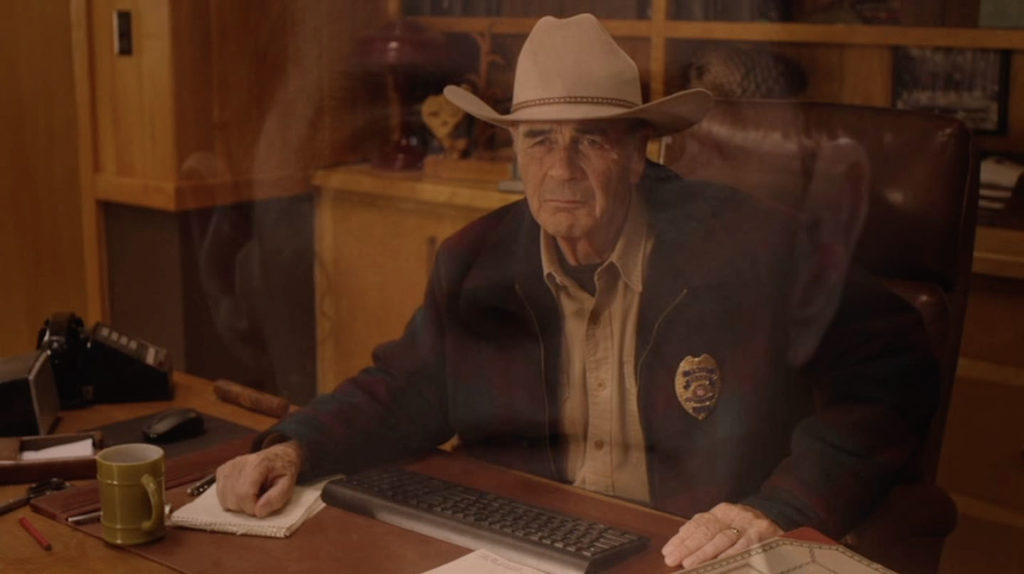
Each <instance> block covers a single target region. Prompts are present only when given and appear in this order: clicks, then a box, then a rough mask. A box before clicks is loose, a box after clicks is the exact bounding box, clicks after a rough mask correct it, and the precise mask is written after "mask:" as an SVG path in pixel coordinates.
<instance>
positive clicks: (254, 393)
mask: <svg viewBox="0 0 1024 574" xmlns="http://www.w3.org/2000/svg"><path fill="white" fill-rule="evenodd" d="M213 394H214V395H216V396H217V398H218V399H220V400H222V401H224V402H226V403H232V404H235V405H238V406H240V407H243V408H246V409H249V410H251V411H256V412H258V413H263V414H265V415H269V416H272V417H276V418H281V417H283V416H284V415H285V414H287V413H288V407H289V406H290V405H289V404H288V401H287V400H285V399H284V398H282V397H277V396H274V395H272V394H270V393H264V392H263V391H258V390H256V389H251V388H249V387H246V386H244V385H240V384H238V383H235V382H232V381H229V380H227V379H218V380H216V381H214V383H213Z"/></svg>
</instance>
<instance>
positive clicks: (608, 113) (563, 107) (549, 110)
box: [444, 86, 714, 136]
mask: <svg viewBox="0 0 1024 574" xmlns="http://www.w3.org/2000/svg"><path fill="white" fill-rule="evenodd" d="M444 96H445V97H446V98H448V99H449V100H450V101H451V102H452V103H453V104H455V105H456V106H458V107H460V108H462V109H463V110H465V112H466V113H468V114H469V115H471V116H473V117H475V118H479V119H481V120H483V121H485V122H489V123H492V124H495V125H498V126H502V127H511V126H513V125H515V124H517V123H520V122H544V121H548V122H558V121H585V120H602V119H637V120H644V121H646V122H647V123H648V124H650V125H651V127H652V128H653V129H654V135H655V136H662V135H667V134H671V133H675V132H680V131H683V130H685V129H687V128H690V127H692V126H693V125H694V124H696V123H697V122H699V121H700V120H701V119H702V118H703V117H704V115H705V114H706V113H707V112H708V110H709V109H711V104H712V103H714V97H713V96H712V95H711V93H710V92H708V91H707V90H702V89H693V90H684V91H682V92H676V93H674V94H672V95H670V96H665V97H664V98H661V99H659V100H655V101H653V102H648V103H646V104H642V105H639V106H636V107H635V108H628V109H627V108H622V107H619V106H612V105H607V104H580V103H567V104H546V105H543V106H532V107H528V108H523V109H521V110H516V111H514V112H512V113H510V114H504V115H503V114H499V113H498V112H497V111H495V109H494V108H492V107H491V106H489V105H487V104H486V103H484V101H483V100H481V99H480V98H478V97H476V95H474V94H472V93H470V92H469V91H467V90H465V89H463V88H460V87H459V86H447V87H445V89H444Z"/></svg>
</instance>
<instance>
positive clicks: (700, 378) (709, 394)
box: [676, 353, 721, 421]
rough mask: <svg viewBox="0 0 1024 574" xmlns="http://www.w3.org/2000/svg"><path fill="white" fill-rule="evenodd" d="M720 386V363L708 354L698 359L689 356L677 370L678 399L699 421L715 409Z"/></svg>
mask: <svg viewBox="0 0 1024 574" xmlns="http://www.w3.org/2000/svg"><path fill="white" fill-rule="evenodd" d="M720 384H721V377H720V373H719V372H718V363H716V362H715V359H714V358H713V357H712V356H711V355H708V354H707V353H703V354H702V355H701V356H699V357H696V358H694V357H691V356H687V357H686V358H685V359H683V361H682V362H681V363H679V368H678V369H677V370H676V398H678V399H679V404H681V405H683V408H684V409H686V412H688V413H690V415H692V416H693V417H695V418H696V419H697V420H699V421H702V420H704V419H705V418H707V416H708V415H709V414H711V411H712V410H713V409H714V408H715V403H716V402H717V401H718V387H719V385H720Z"/></svg>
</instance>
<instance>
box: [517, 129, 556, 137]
mask: <svg viewBox="0 0 1024 574" xmlns="http://www.w3.org/2000/svg"><path fill="white" fill-rule="evenodd" d="M550 133H551V128H526V131H525V132H523V137H524V138H539V137H544V136H546V135H549V134H550Z"/></svg>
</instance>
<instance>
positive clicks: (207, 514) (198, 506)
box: [167, 477, 334, 538]
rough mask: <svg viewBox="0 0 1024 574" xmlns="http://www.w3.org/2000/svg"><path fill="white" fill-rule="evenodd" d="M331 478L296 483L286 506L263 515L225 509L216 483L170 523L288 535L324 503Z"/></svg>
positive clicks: (210, 528) (265, 534)
mask: <svg viewBox="0 0 1024 574" xmlns="http://www.w3.org/2000/svg"><path fill="white" fill-rule="evenodd" d="M331 478H334V477H331ZM328 480H330V478H328V479H324V480H321V481H320V482H316V483H313V484H310V485H307V486H296V487H295V492H294V493H292V498H291V500H289V501H288V504H287V505H286V506H285V507H284V508H282V509H281V510H279V511H277V512H275V513H274V514H271V515H270V516H265V517H263V518H256V517H255V516H249V515H248V514H242V513H241V512H231V511H228V510H224V509H223V508H221V506H220V501H218V500H217V489H216V487H214V488H209V489H207V490H206V492H204V493H202V494H200V495H199V498H196V499H195V500H193V501H192V502H189V503H188V504H186V505H185V506H182V507H181V508H179V509H178V510H176V511H174V513H173V514H171V515H170V517H168V519H167V524H169V525H171V526H183V527H185V528H194V529H197V530H207V531H210V532H227V533H229V534H244V535H246V536H266V537H269V538H285V537H287V536H289V535H291V533H292V532H295V530H296V529H297V528H298V527H299V526H301V525H302V523H303V522H305V521H306V520H307V519H309V518H310V517H312V516H313V515H314V514H316V513H317V512H319V511H320V509H322V508H323V507H324V502H323V501H322V500H321V499H320V491H321V490H323V488H324V484H326V483H327V481H328Z"/></svg>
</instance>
